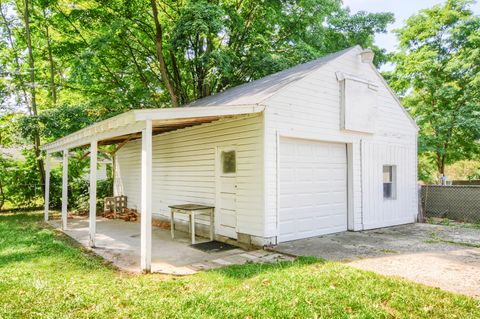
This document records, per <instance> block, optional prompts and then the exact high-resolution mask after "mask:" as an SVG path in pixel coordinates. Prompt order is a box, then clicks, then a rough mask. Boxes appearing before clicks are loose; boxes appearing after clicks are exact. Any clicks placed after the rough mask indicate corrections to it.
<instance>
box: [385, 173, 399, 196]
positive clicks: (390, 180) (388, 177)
mask: <svg viewBox="0 0 480 319" xmlns="http://www.w3.org/2000/svg"><path fill="white" fill-rule="evenodd" d="M396 173H397V168H396V166H395V165H383V198H384V199H395V198H396V195H397V194H396V191H397V187H396V179H397V177H396Z"/></svg>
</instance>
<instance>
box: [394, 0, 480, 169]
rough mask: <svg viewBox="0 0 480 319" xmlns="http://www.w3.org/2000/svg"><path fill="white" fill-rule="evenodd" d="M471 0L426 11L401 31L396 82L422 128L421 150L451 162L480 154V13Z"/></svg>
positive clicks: (439, 163)
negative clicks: (476, 11) (477, 12)
mask: <svg viewBox="0 0 480 319" xmlns="http://www.w3.org/2000/svg"><path fill="white" fill-rule="evenodd" d="M471 5H473V2H472V1H469V0H448V1H447V2H446V3H445V4H444V5H436V6H434V7H432V8H430V9H425V10H421V11H420V12H419V13H418V14H415V15H413V16H412V17H410V18H409V19H408V20H407V21H406V25H405V26H404V27H403V28H401V29H398V30H396V31H395V32H396V34H397V37H398V40H399V49H400V50H399V52H397V53H396V54H395V55H394V56H393V62H394V63H395V70H394V72H393V73H391V74H389V78H390V83H391V84H392V86H393V87H394V88H395V89H396V90H397V91H398V92H400V93H401V94H402V95H403V96H404V97H403V103H404V104H405V106H406V107H407V108H408V109H409V111H410V112H411V114H412V115H413V116H414V117H415V119H416V121H417V123H418V125H419V127H420V132H419V151H420V153H421V154H422V155H423V156H425V157H426V158H427V159H428V160H429V161H430V162H433V163H435V166H436V169H437V171H438V173H439V174H444V170H445V165H446V164H449V163H453V162H455V161H458V160H461V159H472V158H478V157H479V154H480V144H479V143H478V141H479V140H480V17H479V16H478V15H474V14H473V12H472V11H471V9H470V6H471Z"/></svg>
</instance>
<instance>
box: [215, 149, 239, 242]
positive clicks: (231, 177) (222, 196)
mask: <svg viewBox="0 0 480 319" xmlns="http://www.w3.org/2000/svg"><path fill="white" fill-rule="evenodd" d="M216 153H217V161H216V162H217V165H216V167H217V169H216V171H217V174H216V176H217V178H216V183H217V187H216V188H217V200H216V205H215V207H216V209H215V225H216V227H215V228H216V233H217V234H219V235H222V236H225V237H230V238H234V239H236V238H237V230H236V228H237V151H236V149H235V147H223V146H222V147H218V148H217V152H216Z"/></svg>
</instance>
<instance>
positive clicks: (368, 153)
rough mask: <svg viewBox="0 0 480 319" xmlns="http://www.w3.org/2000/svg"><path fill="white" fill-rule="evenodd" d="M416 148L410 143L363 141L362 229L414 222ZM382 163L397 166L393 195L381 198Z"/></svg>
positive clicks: (415, 208) (415, 210)
mask: <svg viewBox="0 0 480 319" xmlns="http://www.w3.org/2000/svg"><path fill="white" fill-rule="evenodd" d="M416 164H417V163H416V150H415V147H414V146H413V145H405V144H393V143H390V144H385V143H375V142H367V141H365V142H363V143H362V168H363V180H362V188H363V224H364V228H365V229H372V228H379V227H385V226H391V225H397V224H406V223H413V222H415V218H416V212H417V206H416V196H417V187H416V179H417V177H416V168H415V166H416ZM383 165H395V166H396V174H395V175H396V181H394V182H395V184H396V187H395V188H396V192H395V193H396V196H395V198H394V199H384V198H383Z"/></svg>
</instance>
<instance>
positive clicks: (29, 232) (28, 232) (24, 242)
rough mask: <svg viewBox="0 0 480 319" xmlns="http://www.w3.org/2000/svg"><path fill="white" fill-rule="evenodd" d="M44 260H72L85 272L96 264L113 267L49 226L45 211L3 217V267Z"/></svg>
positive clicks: (0, 220)
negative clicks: (44, 216)
mask: <svg viewBox="0 0 480 319" xmlns="http://www.w3.org/2000/svg"><path fill="white" fill-rule="evenodd" d="M41 258H47V259H52V260H56V261H59V260H68V263H70V264H71V265H72V266H73V267H75V268H76V269H84V270H85V269H87V268H89V267H92V266H94V265H97V266H99V265H101V264H103V265H105V266H107V267H108V266H109V264H108V263H106V262H105V261H104V260H103V259H102V258H100V257H98V256H96V255H95V254H93V253H92V252H90V251H88V250H86V249H85V248H84V247H83V246H81V245H80V244H78V243H77V242H76V241H74V240H73V239H71V238H70V237H68V236H66V235H65V234H63V233H61V232H59V231H56V230H55V229H52V228H50V227H49V226H47V224H46V223H44V222H43V213H42V212H22V213H8V214H0V268H1V267H6V266H8V265H10V264H15V263H18V262H29V261H32V260H37V259H41ZM109 268H110V267H109Z"/></svg>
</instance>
